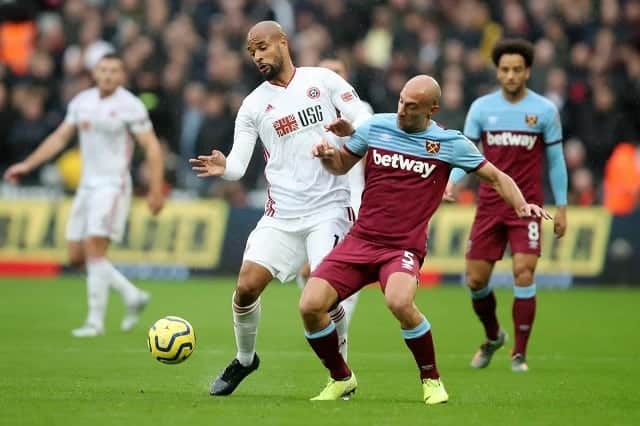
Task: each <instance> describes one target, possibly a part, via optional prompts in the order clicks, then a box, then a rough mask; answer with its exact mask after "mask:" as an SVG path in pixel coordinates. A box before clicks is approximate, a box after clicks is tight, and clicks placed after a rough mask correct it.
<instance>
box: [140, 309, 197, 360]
mask: <svg viewBox="0 0 640 426" xmlns="http://www.w3.org/2000/svg"><path fill="white" fill-rule="evenodd" d="M147 345H148V346H149V351H150V352H151V356H153V357H154V358H155V359H157V360H158V361H160V362H162V363H165V364H179V363H181V362H182V361H184V360H185V359H187V358H189V356H190V355H191V353H193V351H194V349H195V348H196V333H195V331H194V330H193V327H192V326H191V324H189V322H188V321H187V320H185V319H183V318H180V317H174V316H167V317H164V318H161V319H159V320H158V321H156V322H155V323H154V324H153V325H152V326H151V328H150V329H149V338H148V340H147Z"/></svg>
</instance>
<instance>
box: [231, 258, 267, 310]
mask: <svg viewBox="0 0 640 426" xmlns="http://www.w3.org/2000/svg"><path fill="white" fill-rule="evenodd" d="M261 272H262V271H258V270H256V268H253V267H251V265H247V264H243V265H242V267H241V268H240V273H239V274H238V282H237V284H236V295H235V303H236V304H237V305H238V306H248V305H250V304H252V303H253V302H255V301H256V300H258V297H260V294H261V293H262V291H263V290H264V288H265V287H266V286H267V284H269V281H271V277H270V276H268V277H267V276H264V274H263V273H261Z"/></svg>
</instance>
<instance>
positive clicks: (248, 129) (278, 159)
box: [222, 67, 371, 218]
mask: <svg viewBox="0 0 640 426" xmlns="http://www.w3.org/2000/svg"><path fill="white" fill-rule="evenodd" d="M338 111H339V112H340V114H341V115H342V116H344V117H345V118H347V119H348V120H350V121H351V122H352V123H354V127H357V126H358V125H359V124H360V123H361V122H363V121H365V120H366V119H368V118H369V117H370V116H371V113H370V112H369V110H368V109H367V107H366V105H365V104H364V103H363V102H362V101H361V100H360V98H359V97H358V95H357V93H356V91H355V90H354V89H353V87H352V86H351V85H350V84H349V83H347V82H346V81H345V80H344V79H343V78H342V77H340V76H339V75H337V74H336V73H334V72H333V71H330V70H328V69H326V68H319V67H301V68H296V71H295V74H294V75H293V78H292V79H291V81H290V82H289V84H288V85H287V86H286V87H283V86H278V85H274V84H272V83H269V82H264V83H262V84H261V85H260V86H258V87H257V88H256V89H255V90H254V91H253V92H251V93H250V94H249V95H248V96H247V97H246V98H245V100H244V101H243V103H242V106H241V107H240V110H239V111H238V115H237V117H236V123H235V134H234V141H233V148H232V149H231V153H230V154H229V155H228V157H227V165H226V170H225V173H224V175H223V176H222V177H223V178H224V179H227V180H237V179H240V178H241V177H242V176H243V175H244V173H245V171H246V168H247V166H248V164H249V161H250V159H251V154H252V153H253V148H254V146H255V142H256V140H257V139H258V138H260V140H261V141H262V144H263V147H264V151H265V159H266V160H267V165H266V168H265V175H266V178H267V181H268V185H269V186H268V188H267V202H266V205H265V215H267V216H273V217H279V218H295V217H301V216H308V215H311V214H313V213H315V212H317V211H318V210H319V209H324V208H330V207H347V206H349V205H350V202H349V183H348V179H347V177H346V176H334V175H332V174H330V173H329V172H327V171H326V170H325V169H324V167H323V166H322V164H321V163H320V161H319V160H318V159H316V158H314V157H313V156H312V155H311V148H312V146H313V145H314V144H316V143H319V142H320V141H321V140H322V139H327V140H329V141H331V142H332V143H334V144H335V145H336V146H338V145H340V143H341V142H340V140H339V138H337V137H335V136H333V135H332V134H330V133H328V132H327V131H326V130H325V129H324V126H325V125H326V124H329V123H330V122H332V121H333V120H335V119H336V118H337V117H338Z"/></svg>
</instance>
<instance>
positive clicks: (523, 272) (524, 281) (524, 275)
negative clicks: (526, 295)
mask: <svg viewBox="0 0 640 426" xmlns="http://www.w3.org/2000/svg"><path fill="white" fill-rule="evenodd" d="M513 276H514V279H515V282H516V284H517V285H529V284H531V283H532V282H533V269H532V268H529V267H527V266H520V267H516V268H515V270H514V271H513Z"/></svg>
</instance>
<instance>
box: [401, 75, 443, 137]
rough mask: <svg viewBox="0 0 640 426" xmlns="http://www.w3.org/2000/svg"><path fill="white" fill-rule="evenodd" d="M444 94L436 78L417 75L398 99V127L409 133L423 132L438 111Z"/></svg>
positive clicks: (408, 82) (403, 89)
mask: <svg viewBox="0 0 640 426" xmlns="http://www.w3.org/2000/svg"><path fill="white" fill-rule="evenodd" d="M441 95H442V92H441V90H440V85H439V84H438V82H437V81H436V80H435V78H433V77H430V76H428V75H424V74H421V75H417V76H415V77H413V78H412V79H410V80H409V81H407V82H406V83H405V85H404V87H403V88H402V90H401V91H400V98H399V99H398V126H399V127H400V128H401V129H403V130H405V131H407V132H419V131H423V130H424V129H426V128H427V126H428V125H429V120H431V116H432V115H433V114H434V113H435V112H436V111H438V109H439V108H440V107H439V102H440V96H441Z"/></svg>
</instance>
